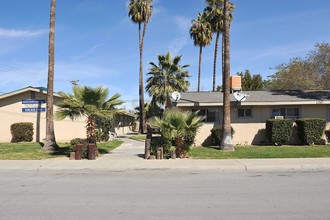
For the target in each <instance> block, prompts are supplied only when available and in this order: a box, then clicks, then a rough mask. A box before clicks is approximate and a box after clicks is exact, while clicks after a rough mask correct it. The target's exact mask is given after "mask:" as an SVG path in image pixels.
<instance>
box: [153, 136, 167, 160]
mask: <svg viewBox="0 0 330 220" xmlns="http://www.w3.org/2000/svg"><path fill="white" fill-rule="evenodd" d="M171 146H172V141H171V140H169V139H166V138H164V137H162V136H154V137H152V138H151V141H150V153H151V154H153V155H156V154H157V149H158V148H159V147H163V149H164V156H165V157H168V156H169V155H170V147H171Z"/></svg>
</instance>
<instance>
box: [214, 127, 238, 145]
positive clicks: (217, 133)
mask: <svg viewBox="0 0 330 220" xmlns="http://www.w3.org/2000/svg"><path fill="white" fill-rule="evenodd" d="M234 134H235V130H234V128H233V127H231V137H233V136H234ZM221 140H222V128H212V129H211V144H212V145H213V146H220V144H221Z"/></svg>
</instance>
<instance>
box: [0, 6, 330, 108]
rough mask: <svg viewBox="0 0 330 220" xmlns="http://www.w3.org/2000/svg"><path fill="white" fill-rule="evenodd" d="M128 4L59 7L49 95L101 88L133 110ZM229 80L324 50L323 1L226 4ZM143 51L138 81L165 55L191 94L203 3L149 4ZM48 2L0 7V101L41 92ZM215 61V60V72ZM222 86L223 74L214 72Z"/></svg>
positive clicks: (206, 77) (210, 50) (326, 10)
mask: <svg viewBox="0 0 330 220" xmlns="http://www.w3.org/2000/svg"><path fill="white" fill-rule="evenodd" d="M126 2H127V1H126V0H57V10H56V34H55V85H54V86H55V91H65V92H70V91H71V83H70V81H71V80H79V82H78V84H80V85H88V86H93V87H94V86H98V85H102V86H104V87H108V88H109V89H110V94H114V93H117V92H118V93H120V94H121V95H122V99H123V100H124V101H126V104H125V107H126V108H128V109H131V108H132V107H135V106H137V105H138V70H139V48H138V26H137V25H136V24H133V23H132V22H131V21H130V19H129V17H128V15H127V7H126ZM232 2H233V3H234V4H235V5H236V10H235V12H234V20H233V22H232V26H231V27H232V28H231V74H232V75H236V73H237V72H238V71H244V70H246V69H249V70H250V72H251V73H252V74H261V75H262V76H263V77H264V78H266V77H267V76H269V75H271V74H273V73H274V70H273V69H271V68H272V67H275V66H276V65H279V64H281V63H284V62H289V60H290V58H294V57H298V56H299V57H305V56H306V55H307V53H308V51H310V50H312V49H313V47H314V45H315V43H317V42H319V43H321V42H328V43H329V42H330V40H329V39H330V1H329V0H313V1H311V0H232ZM153 7H154V14H153V17H152V19H151V21H150V23H149V24H148V27H147V33H146V39H145V45H144V59H143V64H144V72H145V74H144V79H146V73H147V72H148V68H149V64H148V63H149V62H150V61H154V62H157V55H158V54H165V53H166V52H167V51H170V52H171V53H172V54H173V56H174V55H182V64H189V65H190V67H189V69H188V70H189V72H190V74H191V75H192V77H191V78H190V82H191V87H190V90H191V91H195V90H196V89H197V69H198V54H199V48H197V47H194V44H193V41H192V40H191V39H190V36H189V28H190V25H191V20H192V19H194V18H196V17H197V13H198V12H202V11H203V9H204V8H205V2H204V1H203V0H154V4H153ZM49 11H50V0H29V1H27V0H1V1H0V76H1V80H0V94H3V93H6V92H10V91H13V90H17V89H20V88H24V87H27V86H43V87H46V85H47V66H48V33H49ZM213 54H214V42H213V43H212V44H211V45H210V46H207V47H205V48H204V49H203V65H202V73H201V88H202V90H204V91H209V90H211V89H212V73H213ZM220 66H221V58H220V57H219V59H218V67H220ZM217 77H218V81H217V84H218V85H220V84H221V80H220V79H221V70H220V68H218V75H217ZM146 99H147V100H148V99H149V98H148V96H146Z"/></svg>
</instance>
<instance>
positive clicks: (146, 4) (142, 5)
mask: <svg viewBox="0 0 330 220" xmlns="http://www.w3.org/2000/svg"><path fill="white" fill-rule="evenodd" d="M151 4H152V0H130V2H129V3H128V16H130V17H131V20H132V22H133V23H136V24H138V25H139V29H138V30H139V49H140V68H139V97H140V98H139V100H140V102H139V106H140V110H141V111H140V127H139V132H140V133H146V129H147V128H146V123H145V111H144V87H143V67H142V53H143V44H144V36H145V33H146V28H147V24H148V22H149V20H150V18H151V16H152V5H151ZM142 23H143V31H142V33H141V24H142Z"/></svg>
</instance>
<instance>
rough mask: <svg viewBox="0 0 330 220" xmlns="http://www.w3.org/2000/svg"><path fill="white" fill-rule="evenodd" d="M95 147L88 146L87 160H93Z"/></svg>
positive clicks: (93, 145)
mask: <svg viewBox="0 0 330 220" xmlns="http://www.w3.org/2000/svg"><path fill="white" fill-rule="evenodd" d="M95 152H96V145H95V144H88V160H95Z"/></svg>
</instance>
